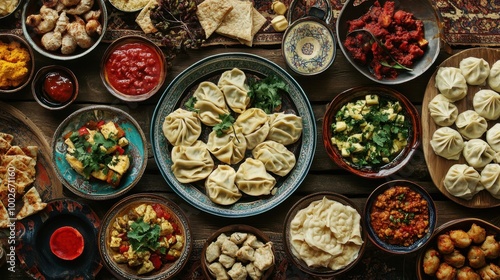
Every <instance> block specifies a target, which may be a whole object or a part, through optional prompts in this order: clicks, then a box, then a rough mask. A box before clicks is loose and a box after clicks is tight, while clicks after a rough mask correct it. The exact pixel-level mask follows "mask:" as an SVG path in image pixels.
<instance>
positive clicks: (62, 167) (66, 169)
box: [52, 105, 148, 200]
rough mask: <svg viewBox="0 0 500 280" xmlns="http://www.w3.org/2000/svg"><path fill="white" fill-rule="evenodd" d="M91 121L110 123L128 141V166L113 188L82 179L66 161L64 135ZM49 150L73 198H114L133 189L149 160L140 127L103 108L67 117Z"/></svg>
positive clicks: (102, 182)
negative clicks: (121, 132) (117, 128)
mask: <svg viewBox="0 0 500 280" xmlns="http://www.w3.org/2000/svg"><path fill="white" fill-rule="evenodd" d="M90 120H94V121H99V120H105V121H113V122H114V123H116V124H118V125H119V126H120V127H121V128H122V129H123V130H124V131H125V137H126V138H127V139H128V141H129V145H128V146H126V147H125V153H126V154H128V155H129V156H130V167H129V169H128V171H127V172H126V173H125V174H124V175H123V177H122V178H121V181H120V184H119V186H118V187H116V188H115V187H112V186H111V185H109V184H107V183H106V182H104V181H100V180H97V179H90V180H87V179H85V178H84V177H83V176H82V175H80V174H78V173H77V172H76V171H75V170H74V169H73V168H72V167H71V166H70V165H69V163H68V162H67V161H66V158H65V155H66V149H67V145H66V144H65V143H64V139H63V136H64V135H66V134H67V133H68V132H70V131H75V130H78V129H79V128H80V127H82V126H83V125H84V124H85V123H87V122H88V121H90ZM52 151H53V153H52V162H53V165H54V169H55V170H56V173H57V176H58V177H59V180H61V182H63V184H64V185H65V186H66V187H67V188H68V189H69V190H70V191H72V192H73V193H75V194H76V195H79V196H81V197H84V198H87V199H93V200H104V199H110V198H115V197H118V196H120V195H122V194H124V193H126V192H127V191H129V190H130V189H132V187H134V186H135V184H136V183H137V182H138V181H139V179H140V178H141V176H142V174H143V173H144V170H145V169H146V163H147V159H148V150H147V142H146V137H145V136H144V133H143V132H142V129H141V127H140V126H139V124H138V123H137V122H136V121H135V120H134V119H133V118H132V117H131V116H130V115H129V114H127V113H125V112H124V111H122V110H120V109H116V108H113V107H110V106H102V105H98V106H88V107H85V108H82V109H80V110H78V111H75V112H74V113H73V114H71V115H69V116H68V117H67V118H66V119H65V120H64V121H63V122H62V123H61V124H60V125H59V127H58V128H57V130H56V132H55V133H54V138H53V139H52Z"/></svg>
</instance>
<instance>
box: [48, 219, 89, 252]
mask: <svg viewBox="0 0 500 280" xmlns="http://www.w3.org/2000/svg"><path fill="white" fill-rule="evenodd" d="M84 247H85V242H84V240H83V236H82V234H81V233H80V232H79V231H78V230H77V229H76V228H74V227H71V226H63V227H60V228H58V229H56V230H55V231H54V233H52V235H51V236H50V250H51V251H52V253H53V254H54V255H56V256H57V257H58V258H60V259H63V260H67V261H70V260H74V259H76V258H78V257H79V256H80V255H81V254H82V253H83V249H84Z"/></svg>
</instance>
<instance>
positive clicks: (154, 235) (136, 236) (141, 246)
mask: <svg viewBox="0 0 500 280" xmlns="http://www.w3.org/2000/svg"><path fill="white" fill-rule="evenodd" d="M159 237H160V226H159V225H157V224H154V225H150V224H148V223H146V222H144V221H143V220H142V218H140V219H138V220H137V221H134V222H133V223H132V224H131V225H130V231H129V232H127V238H128V239H129V242H130V245H132V249H134V250H135V251H137V252H141V251H146V250H149V249H151V250H152V251H155V250H156V249H158V247H160V243H159V242H158V239H159Z"/></svg>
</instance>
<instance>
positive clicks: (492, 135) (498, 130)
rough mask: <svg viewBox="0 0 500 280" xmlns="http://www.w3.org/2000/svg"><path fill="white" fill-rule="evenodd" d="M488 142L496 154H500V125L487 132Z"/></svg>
mask: <svg viewBox="0 0 500 280" xmlns="http://www.w3.org/2000/svg"><path fill="white" fill-rule="evenodd" d="M486 142H488V144H489V145H490V147H491V148H492V149H493V150H495V152H500V123H497V124H495V125H494V126H492V127H491V128H490V129H488V131H486Z"/></svg>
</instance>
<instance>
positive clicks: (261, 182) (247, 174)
mask: <svg viewBox="0 0 500 280" xmlns="http://www.w3.org/2000/svg"><path fill="white" fill-rule="evenodd" d="M235 182H236V186H238V189H240V191H242V192H244V193H246V194H248V195H251V196H260V195H268V194H271V190H272V189H273V188H274V186H275V185H276V179H275V178H274V177H273V176H272V175H271V174H269V173H267V171H266V167H265V166H264V163H262V161H260V160H256V159H253V158H247V159H246V160H245V162H243V163H242V164H241V165H240V167H239V168H238V171H236V179H235Z"/></svg>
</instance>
